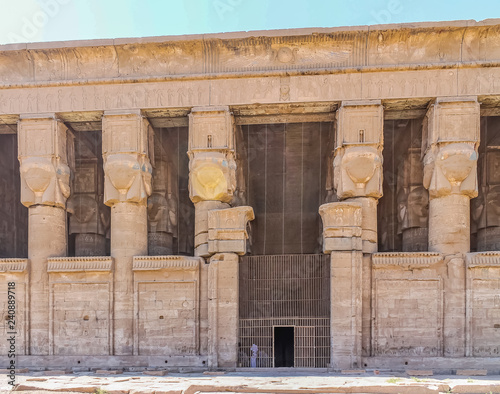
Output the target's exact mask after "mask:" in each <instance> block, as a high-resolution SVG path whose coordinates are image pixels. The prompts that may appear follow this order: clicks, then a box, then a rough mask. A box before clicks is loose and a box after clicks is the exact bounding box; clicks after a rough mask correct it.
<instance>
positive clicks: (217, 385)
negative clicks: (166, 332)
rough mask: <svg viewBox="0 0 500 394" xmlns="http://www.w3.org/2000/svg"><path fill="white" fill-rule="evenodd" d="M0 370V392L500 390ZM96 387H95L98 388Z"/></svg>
mask: <svg viewBox="0 0 500 394" xmlns="http://www.w3.org/2000/svg"><path fill="white" fill-rule="evenodd" d="M7 381H8V379H7V375H6V374H0V393H7V392H10V391H15V392H23V393H51V392H58V393H101V394H104V393H108V394H121V393H128V394H143V393H144V394H146V393H147V394H167V393H168V394H196V393H210V394H216V393H225V394H228V393H246V394H251V393H259V394H266V393H269V394H271V393H273V394H288V393H290V394H292V393H318V394H320V393H384V394H392V393H401V394H426V393H463V394H465V393H478V394H484V393H487V394H489V393H500V376H491V375H490V376H473V377H467V376H456V375H440V376H432V377H414V376H413V377H412V376H408V375H406V374H403V373H399V374H398V373H383V372H380V374H378V375H374V373H373V372H371V373H369V372H366V373H364V374H361V375H359V374H358V375H341V374H334V373H311V372H298V371H290V372H260V373H253V372H252V373H251V372H229V373H226V374H224V375H206V374H203V373H184V374H180V373H168V374H167V375H165V376H150V375H144V374H142V373H139V372H125V373H123V374H117V375H115V374H113V375H111V374H108V375H106V374H99V375H96V374H94V373H93V372H78V373H72V374H62V375H54V376H47V375H45V374H44V372H30V373H24V374H18V375H17V376H16V384H17V386H16V388H15V389H14V390H12V387H11V386H9V385H8V384H7ZM99 390H101V391H99Z"/></svg>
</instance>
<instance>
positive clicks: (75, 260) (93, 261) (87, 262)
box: [47, 256, 113, 272]
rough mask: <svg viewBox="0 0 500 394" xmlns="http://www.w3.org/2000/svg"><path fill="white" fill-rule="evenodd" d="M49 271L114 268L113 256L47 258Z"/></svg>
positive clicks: (108, 269)
mask: <svg viewBox="0 0 500 394" xmlns="http://www.w3.org/2000/svg"><path fill="white" fill-rule="evenodd" d="M47 262H48V266H47V272H93V271H104V272H111V271H112V270H113V258H112V257H107V256H103V257H95V256H91V257H54V258H49V259H48V260H47Z"/></svg>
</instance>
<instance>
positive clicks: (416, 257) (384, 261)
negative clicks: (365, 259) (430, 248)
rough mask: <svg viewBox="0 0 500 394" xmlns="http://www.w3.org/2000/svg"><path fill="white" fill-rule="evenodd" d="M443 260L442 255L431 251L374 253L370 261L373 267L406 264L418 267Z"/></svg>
mask: <svg viewBox="0 0 500 394" xmlns="http://www.w3.org/2000/svg"><path fill="white" fill-rule="evenodd" d="M442 260H443V256H442V255H441V254H439V253H433V252H415V253H398V252H390V253H374V254H373V256H372V263H373V267H374V268H379V267H384V266H408V265H416V266H420V267H426V266H430V265H433V264H436V263H439V262H440V261H442Z"/></svg>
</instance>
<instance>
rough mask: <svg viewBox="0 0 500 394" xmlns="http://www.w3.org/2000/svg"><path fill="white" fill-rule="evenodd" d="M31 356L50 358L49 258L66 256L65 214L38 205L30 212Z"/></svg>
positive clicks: (63, 211) (59, 209) (30, 209)
mask: <svg viewBox="0 0 500 394" xmlns="http://www.w3.org/2000/svg"><path fill="white" fill-rule="evenodd" d="M28 226H29V227H28V258H29V259H30V263H31V273H30V282H31V283H30V290H31V296H30V308H29V310H30V354H32V355H47V354H49V288H48V274H47V258H49V257H63V256H65V255H66V247H67V246H66V210H65V209H63V208H60V207H51V206H45V205H35V206H31V207H30V208H29V219H28Z"/></svg>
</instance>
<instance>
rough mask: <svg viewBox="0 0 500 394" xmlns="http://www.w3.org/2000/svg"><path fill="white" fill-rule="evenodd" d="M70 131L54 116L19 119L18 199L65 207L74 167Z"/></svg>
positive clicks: (33, 203) (25, 201) (37, 203)
mask: <svg viewBox="0 0 500 394" xmlns="http://www.w3.org/2000/svg"><path fill="white" fill-rule="evenodd" d="M73 139H74V138H73V134H72V133H71V132H70V131H69V130H68V128H67V127H66V126H65V125H64V123H63V122H62V121H60V120H58V119H56V118H55V117H53V116H47V117H38V118H30V117H26V118H21V120H20V121H19V133H18V150H19V152H18V153H19V163H20V173H21V202H22V204H23V205H25V206H27V207H30V206H32V205H50V206H58V207H62V208H65V207H66V200H67V198H68V197H69V196H70V193H71V188H70V183H71V169H72V168H73V169H74V145H73Z"/></svg>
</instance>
